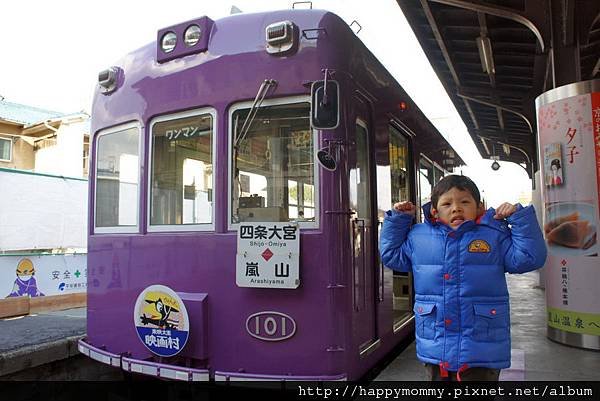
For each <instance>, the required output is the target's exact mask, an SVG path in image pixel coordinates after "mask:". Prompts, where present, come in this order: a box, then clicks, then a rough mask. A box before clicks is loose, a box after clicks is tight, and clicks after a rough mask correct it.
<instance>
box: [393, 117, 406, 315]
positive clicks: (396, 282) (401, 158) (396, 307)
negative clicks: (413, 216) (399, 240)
mask: <svg viewBox="0 0 600 401" xmlns="http://www.w3.org/2000/svg"><path fill="white" fill-rule="evenodd" d="M408 149H409V147H408V139H407V138H406V137H405V136H404V135H402V134H401V133H400V131H398V130H397V129H396V128H394V127H393V126H390V144H389V154H390V179H391V185H390V187H391V190H392V194H391V195H392V205H393V204H394V203H396V202H401V201H408V200H411V194H410V170H409V169H410V163H409V157H408ZM392 291H393V295H394V298H393V303H392V305H393V307H392V310H393V315H394V324H400V322H403V321H405V320H406V319H407V318H408V317H410V316H411V315H412V287H411V283H410V276H409V274H408V273H403V272H396V271H394V272H393V286H392Z"/></svg>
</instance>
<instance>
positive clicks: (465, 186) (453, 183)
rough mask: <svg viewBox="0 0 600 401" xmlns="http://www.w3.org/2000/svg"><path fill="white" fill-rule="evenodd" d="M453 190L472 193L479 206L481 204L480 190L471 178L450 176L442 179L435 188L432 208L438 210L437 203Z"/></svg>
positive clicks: (432, 195)
mask: <svg viewBox="0 0 600 401" xmlns="http://www.w3.org/2000/svg"><path fill="white" fill-rule="evenodd" d="M452 188H457V189H460V190H461V191H468V192H470V193H471V195H473V199H475V202H476V203H477V205H479V202H481V195H480V194H479V189H478V188H477V185H475V183H474V182H473V181H471V179H470V178H469V177H467V176H464V175H448V176H446V177H444V178H442V179H441V180H440V182H438V183H437V184H435V187H433V192H432V193H431V207H433V208H436V209H437V203H438V201H439V200H440V196H442V195H443V194H445V193H446V192H448V191H450V190H451V189H452Z"/></svg>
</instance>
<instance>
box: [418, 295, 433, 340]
mask: <svg viewBox="0 0 600 401" xmlns="http://www.w3.org/2000/svg"><path fill="white" fill-rule="evenodd" d="M413 311H414V312H415V326H416V329H417V337H420V338H426V339H429V340H433V339H434V338H435V321H436V307H435V303H429V302H415V306H414V308H413Z"/></svg>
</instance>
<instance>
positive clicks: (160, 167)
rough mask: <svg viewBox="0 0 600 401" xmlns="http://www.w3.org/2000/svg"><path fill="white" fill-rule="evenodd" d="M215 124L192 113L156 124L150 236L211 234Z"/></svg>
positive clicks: (161, 119) (206, 116)
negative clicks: (186, 232) (180, 232)
mask: <svg viewBox="0 0 600 401" xmlns="http://www.w3.org/2000/svg"><path fill="white" fill-rule="evenodd" d="M213 121H214V116H213V115H212V114H211V113H208V112H202V111H192V112H184V113H178V114H175V115H170V116H163V117H159V118H157V119H155V120H154V121H153V122H152V125H151V127H152V128H151V135H152V136H151V138H152V141H151V149H150V155H151V156H150V157H151V161H150V163H151V165H150V169H151V179H150V183H149V185H150V188H149V194H150V196H149V198H150V199H149V203H150V204H149V206H150V225H149V227H148V230H149V231H171V230H182V229H183V230H189V229H194V230H196V229H198V230H202V229H211V223H212V222H213V187H214V186H213V164H214V163H213V154H214V151H213V124H214V122H213Z"/></svg>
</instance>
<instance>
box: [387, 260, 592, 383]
mask: <svg viewBox="0 0 600 401" xmlns="http://www.w3.org/2000/svg"><path fill="white" fill-rule="evenodd" d="M506 278H507V283H508V291H509V293H510V311H511V316H510V318H511V337H512V350H511V351H512V352H511V359H512V360H511V367H510V368H509V369H504V370H502V371H501V373H500V380H501V381H538V380H539V381H585V380H589V381H597V380H599V378H600V375H599V374H598V372H600V352H598V351H593V350H586V349H580V348H575V347H570V346H567V345H563V344H559V343H556V342H553V341H551V340H549V339H548V338H547V337H546V319H547V314H546V298H545V293H544V290H543V289H542V288H540V287H539V286H538V285H537V284H538V281H539V279H538V278H539V273H538V272H531V273H526V274H508V275H507V276H506ZM393 380H407V381H420V380H425V370H424V368H423V364H422V363H421V362H420V361H419V360H418V359H417V357H416V349H415V343H414V342H413V343H412V344H411V345H410V346H408V347H407V348H406V349H405V350H404V351H402V353H401V354H400V355H399V356H398V357H397V358H396V359H394V361H393V362H392V363H390V364H389V365H388V366H387V367H386V368H385V369H384V370H382V371H381V372H380V374H379V375H377V376H376V378H375V381H393Z"/></svg>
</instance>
